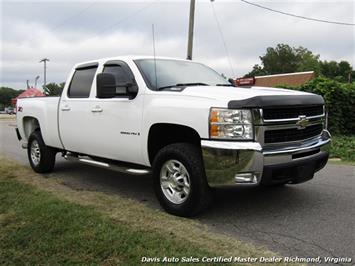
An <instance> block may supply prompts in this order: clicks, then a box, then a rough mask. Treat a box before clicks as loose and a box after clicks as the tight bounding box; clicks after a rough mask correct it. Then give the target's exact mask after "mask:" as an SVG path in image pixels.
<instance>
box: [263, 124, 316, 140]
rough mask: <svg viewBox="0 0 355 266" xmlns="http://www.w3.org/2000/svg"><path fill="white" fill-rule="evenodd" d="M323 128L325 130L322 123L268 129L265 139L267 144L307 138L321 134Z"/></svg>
mask: <svg viewBox="0 0 355 266" xmlns="http://www.w3.org/2000/svg"><path fill="white" fill-rule="evenodd" d="M322 130H323V125H322V124H316V125H311V126H308V127H306V128H303V129H298V128H286V129H276V130H266V131H265V136H264V141H265V144H268V143H277V142H289V141H298V140H305V139H309V138H312V137H316V136H318V135H320V134H321V133H322Z"/></svg>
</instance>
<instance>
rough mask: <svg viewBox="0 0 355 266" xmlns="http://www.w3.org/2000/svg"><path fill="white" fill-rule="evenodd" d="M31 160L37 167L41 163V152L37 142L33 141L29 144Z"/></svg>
mask: <svg viewBox="0 0 355 266" xmlns="http://www.w3.org/2000/svg"><path fill="white" fill-rule="evenodd" d="M31 160H32V163H33V164H34V165H39V163H40V161H41V150H40V148H39V144H38V141H37V140H33V141H32V143H31Z"/></svg>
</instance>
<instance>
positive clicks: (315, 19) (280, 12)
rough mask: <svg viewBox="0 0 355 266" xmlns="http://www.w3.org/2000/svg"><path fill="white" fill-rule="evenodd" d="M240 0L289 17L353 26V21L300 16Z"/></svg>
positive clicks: (354, 24)
mask: <svg viewBox="0 0 355 266" xmlns="http://www.w3.org/2000/svg"><path fill="white" fill-rule="evenodd" d="M240 1H242V2H243V3H246V4H248V5H252V6H256V7H259V8H262V9H266V10H268V11H271V12H275V13H279V14H282V15H286V16H290V17H295V18H300V19H305V20H311V21H316V22H323V23H328V24H336V25H342V26H355V23H347V22H339V21H330V20H325V19H317V18H310V17H305V16H300V15H296V14H292V13H287V12H283V11H280V10H276V9H272V8H270V7H266V6H262V5H259V4H256V3H252V2H248V1H246V0H240Z"/></svg>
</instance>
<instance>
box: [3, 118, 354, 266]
mask: <svg viewBox="0 0 355 266" xmlns="http://www.w3.org/2000/svg"><path fill="white" fill-rule="evenodd" d="M13 124H14V122H11V121H0V140H1V145H0V154H1V155H5V156H7V157H8V158H10V159H14V160H16V161H18V162H20V163H22V164H26V165H27V164H28V162H27V156H26V151H25V150H23V149H22V148H21V147H20V145H19V142H18V141H17V138H16V135H15V131H14V125H13ZM50 176H55V177H57V178H60V179H62V181H63V183H64V184H66V185H67V186H69V187H71V188H73V189H77V190H94V191H102V192H105V193H112V194H118V195H123V196H126V197H130V198H132V199H135V200H138V201H141V202H144V203H145V204H146V205H147V206H149V207H151V208H158V209H160V206H159V204H158V201H157V200H156V198H155V196H154V192H153V188H152V178H151V176H150V175H145V176H131V175H124V174H121V173H117V172H114V171H110V170H106V169H101V168H95V167H93V166H88V165H82V164H79V163H73V162H67V161H65V160H64V159H62V158H61V157H60V155H59V154H58V155H57V164H56V167H55V171H54V172H53V173H52V174H50ZM354 191H355V166H351V165H341V164H332V163H328V165H327V166H326V167H325V168H324V169H322V170H321V171H320V172H318V173H317V174H316V175H315V177H314V179H313V180H311V181H309V182H307V183H304V184H299V185H287V186H285V187H278V188H263V187H250V186H246V187H239V188H233V189H219V190H217V191H216V195H215V200H214V202H213V204H212V206H211V207H210V208H209V209H208V210H207V211H206V212H205V213H203V214H202V215H200V216H199V217H197V218H195V219H198V220H199V221H200V222H201V223H203V224H206V225H207V226H209V228H211V230H213V231H217V232H219V233H223V234H226V235H228V236H230V237H233V238H236V239H240V240H243V241H245V242H249V243H253V244H255V245H257V246H264V247H266V248H267V249H269V250H272V251H274V252H277V253H278V254H280V255H282V256H299V257H317V256H321V257H322V258H323V257H350V258H352V260H353V262H352V263H350V264H346V265H354V264H355V218H354V217H355V192H354ZM235 255H236V256H237V255H238V254H237V253H236V254H235Z"/></svg>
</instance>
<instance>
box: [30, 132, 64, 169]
mask: <svg viewBox="0 0 355 266" xmlns="http://www.w3.org/2000/svg"><path fill="white" fill-rule="evenodd" d="M36 144H38V146H37V147H38V149H36V150H37V151H38V152H39V158H38V157H37V156H36V158H38V160H37V161H36V159H34V158H33V156H31V151H32V149H33V148H34V146H36ZM33 145H34V146H33ZM56 154H57V151H56V150H55V149H54V148H51V147H48V146H46V144H44V141H43V138H42V134H41V132H40V131H39V130H36V131H34V132H32V134H31V135H30V137H29V138H28V145H27V156H28V160H29V162H30V165H31V167H32V169H33V170H34V171H35V172H37V173H48V172H51V171H52V170H53V168H54V165H55V156H56Z"/></svg>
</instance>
